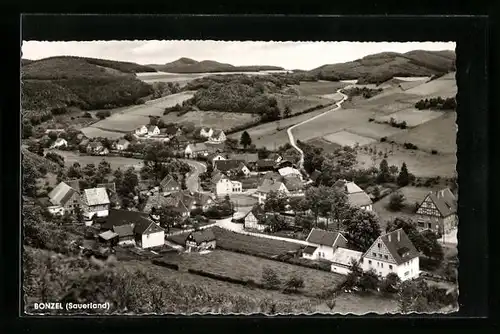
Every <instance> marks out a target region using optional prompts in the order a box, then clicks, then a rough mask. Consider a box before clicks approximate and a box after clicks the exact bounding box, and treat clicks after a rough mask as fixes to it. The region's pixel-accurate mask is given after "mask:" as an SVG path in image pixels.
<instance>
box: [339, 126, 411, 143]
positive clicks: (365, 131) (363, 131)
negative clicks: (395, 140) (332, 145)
mask: <svg viewBox="0 0 500 334" xmlns="http://www.w3.org/2000/svg"><path fill="white" fill-rule="evenodd" d="M346 130H347V131H349V132H350V133H355V134H357V135H360V136H363V137H368V138H374V139H377V140H380V138H382V137H388V136H392V135H395V134H397V133H400V132H402V131H403V130H401V129H398V128H395V127H393V126H390V125H389V124H380V123H375V122H367V123H363V124H360V125H358V126H353V127H350V128H347V129H346Z"/></svg>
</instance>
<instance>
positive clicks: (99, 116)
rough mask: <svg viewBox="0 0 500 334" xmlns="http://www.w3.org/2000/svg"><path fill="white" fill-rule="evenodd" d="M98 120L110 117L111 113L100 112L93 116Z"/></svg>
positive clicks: (107, 111)
mask: <svg viewBox="0 0 500 334" xmlns="http://www.w3.org/2000/svg"><path fill="white" fill-rule="evenodd" d="M95 115H96V116H97V117H98V118H99V119H105V118H106V117H109V116H111V112H110V111H109V110H100V111H98V112H96V114H95Z"/></svg>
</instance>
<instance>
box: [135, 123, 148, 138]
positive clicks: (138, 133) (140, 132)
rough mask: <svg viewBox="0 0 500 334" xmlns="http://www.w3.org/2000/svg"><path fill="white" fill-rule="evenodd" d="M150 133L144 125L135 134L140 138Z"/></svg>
mask: <svg viewBox="0 0 500 334" xmlns="http://www.w3.org/2000/svg"><path fill="white" fill-rule="evenodd" d="M147 133H148V127H147V126H145V125H143V126H140V127H138V128H137V129H135V134H136V135H138V136H144V135H146V134H147Z"/></svg>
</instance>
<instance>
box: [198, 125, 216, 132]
mask: <svg viewBox="0 0 500 334" xmlns="http://www.w3.org/2000/svg"><path fill="white" fill-rule="evenodd" d="M210 130H212V128H208V127H206V126H204V127H202V128H201V129H200V132H201V131H205V132H209V131H210ZM212 131H213V130H212Z"/></svg>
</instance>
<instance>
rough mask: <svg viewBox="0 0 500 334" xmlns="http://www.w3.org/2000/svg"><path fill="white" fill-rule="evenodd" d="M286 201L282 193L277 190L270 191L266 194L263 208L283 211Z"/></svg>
mask: <svg viewBox="0 0 500 334" xmlns="http://www.w3.org/2000/svg"><path fill="white" fill-rule="evenodd" d="M287 201H288V199H287V197H286V196H285V195H284V194H283V193H281V192H279V191H270V192H269V193H268V194H267V196H266V202H265V204H264V210H265V211H271V212H282V211H285V208H286V205H287Z"/></svg>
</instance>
